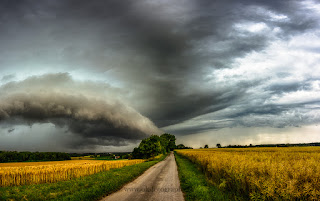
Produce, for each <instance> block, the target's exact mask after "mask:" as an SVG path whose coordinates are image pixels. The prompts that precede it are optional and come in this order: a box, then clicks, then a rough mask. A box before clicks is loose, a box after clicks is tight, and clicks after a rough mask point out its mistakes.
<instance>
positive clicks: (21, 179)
mask: <svg viewBox="0 0 320 201" xmlns="http://www.w3.org/2000/svg"><path fill="white" fill-rule="evenodd" d="M142 162H144V160H119V161H102V160H71V161H54V162H30V163H23V162H22V163H3V164H0V186H16V185H28V184H40V183H52V182H57V181H64V180H69V179H73V178H78V177H81V176H86V175H91V174H95V173H98V172H102V171H106V170H110V169H114V168H121V167H124V166H128V165H134V164H138V163H142Z"/></svg>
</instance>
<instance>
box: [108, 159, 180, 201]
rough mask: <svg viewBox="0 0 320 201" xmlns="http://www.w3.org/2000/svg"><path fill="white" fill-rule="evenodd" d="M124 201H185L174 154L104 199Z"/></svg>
mask: <svg viewBox="0 0 320 201" xmlns="http://www.w3.org/2000/svg"><path fill="white" fill-rule="evenodd" d="M122 200H130V201H133V200H139V201H145V200H152V201H157V200H162V201H170V200H172V201H183V200H184V198H183V194H182V191H181V190H180V182H179V177H178V170H177V164H176V161H175V158H174V155H173V153H171V154H170V155H169V156H168V157H167V158H166V159H165V160H164V161H161V162H159V163H157V164H156V165H154V166H153V167H151V168H149V169H148V170H147V171H146V172H145V173H143V174H142V175H141V176H140V177H138V178H137V179H136V180H134V181H133V182H131V183H129V184H127V185H125V186H124V187H123V188H122V189H121V190H119V191H117V192H115V193H113V194H111V195H109V196H107V197H105V198H103V199H102V201H122Z"/></svg>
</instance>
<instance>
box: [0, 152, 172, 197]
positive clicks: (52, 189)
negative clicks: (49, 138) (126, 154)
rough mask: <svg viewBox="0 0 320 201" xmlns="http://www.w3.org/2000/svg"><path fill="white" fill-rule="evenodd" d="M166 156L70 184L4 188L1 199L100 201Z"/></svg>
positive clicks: (86, 177)
mask: <svg viewBox="0 0 320 201" xmlns="http://www.w3.org/2000/svg"><path fill="white" fill-rule="evenodd" d="M165 157H166V156H162V157H161V158H158V159H156V160H153V161H147V162H144V163H140V164H136V165H132V166H126V167H122V168H118V169H112V170H109V171H105V172H100V173H97V174H93V175H89V176H84V177H81V178H77V179H72V180H69V181H61V182H57V183H48V184H37V185H25V186H15V187H1V188H0V200H19V201H20V200H86V201H87V200H88V201H89V200H99V199H100V198H102V197H103V196H106V195H108V194H111V193H112V192H115V191H117V190H119V189H120V188H121V187H122V186H123V185H125V184H126V183H128V182H130V181H132V180H134V179H135V178H136V177H138V176H139V175H141V174H142V173H143V172H145V171H146V170H147V169H148V168H149V167H151V166H153V165H154V164H156V163H157V162H159V161H161V160H163V159H164V158H165Z"/></svg>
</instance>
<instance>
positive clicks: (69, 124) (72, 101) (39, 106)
mask: <svg viewBox="0 0 320 201" xmlns="http://www.w3.org/2000/svg"><path fill="white" fill-rule="evenodd" d="M68 83H71V84H72V83H75V84H76V83H77V82H76V81H73V80H72V79H71V78H70V77H69V76H68V75H66V74H57V75H54V74H50V75H44V76H41V77H36V76H34V77H32V78H29V79H27V80H25V81H21V82H11V83H8V84H6V85H4V86H2V87H1V88H0V93H2V94H4V95H3V96H1V98H0V122H2V123H3V124H11V125H14V124H25V125H33V124H35V123H51V124H54V125H56V126H58V127H61V128H66V129H67V131H66V132H70V133H73V134H75V135H77V136H79V137H80V139H83V140H82V141H77V140H75V141H74V142H72V143H71V144H73V146H74V147H77V146H78V147H80V145H81V146H82V144H86V145H90V144H95V145H104V146H109V145H116V146H121V145H125V144H127V143H128V142H135V141H136V140H139V139H142V138H145V137H146V136H149V135H150V134H157V133H159V132H161V131H160V130H159V129H158V128H157V127H156V126H155V125H154V124H153V123H152V122H151V121H150V120H149V119H148V118H146V117H144V116H142V115H141V114H139V113H138V112H137V111H135V110H134V109H133V108H131V107H130V106H127V105H125V104H123V103H121V102H119V101H118V100H117V99H116V98H113V97H110V98H109V99H108V98H107V99H102V97H103V95H101V97H93V96H90V95H88V94H85V93H81V91H80V90H79V88H78V90H77V91H76V92H74V93H68V90H69V89H70V86H69V88H68V87H66V89H64V88H63V86H66V84H68ZM89 83H90V82H89ZM55 84H57V85H55ZM81 85H84V84H83V83H82V84H81V83H79V86H81ZM50 86H52V87H50ZM87 86H88V87H89V88H90V84H88V85H87ZM91 89H93V90H94V88H91ZM22 91H24V92H22ZM84 92H85V91H84ZM112 95H114V94H112V93H110V96H112ZM79 143H80V144H79Z"/></svg>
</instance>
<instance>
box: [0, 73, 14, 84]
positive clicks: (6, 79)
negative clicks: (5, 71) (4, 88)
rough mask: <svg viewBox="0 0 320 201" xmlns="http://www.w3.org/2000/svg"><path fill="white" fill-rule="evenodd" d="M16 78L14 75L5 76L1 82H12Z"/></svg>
mask: <svg viewBox="0 0 320 201" xmlns="http://www.w3.org/2000/svg"><path fill="white" fill-rule="evenodd" d="M14 77H15V75H14V74H10V75H5V76H3V77H2V79H1V81H2V82H7V81H11V80H12V79H13V78H14Z"/></svg>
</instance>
